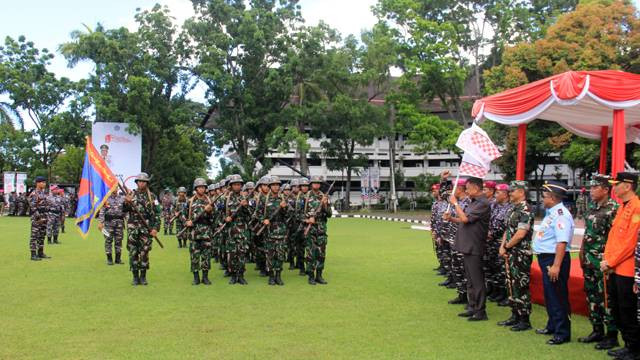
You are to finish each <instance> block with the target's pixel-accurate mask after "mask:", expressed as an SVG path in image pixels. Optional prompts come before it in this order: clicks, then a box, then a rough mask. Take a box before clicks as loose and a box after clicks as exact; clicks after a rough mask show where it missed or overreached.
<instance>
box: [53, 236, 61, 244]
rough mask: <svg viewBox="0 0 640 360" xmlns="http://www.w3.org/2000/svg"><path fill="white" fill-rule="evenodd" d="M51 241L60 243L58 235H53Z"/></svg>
mask: <svg viewBox="0 0 640 360" xmlns="http://www.w3.org/2000/svg"><path fill="white" fill-rule="evenodd" d="M53 243H54V244H60V242H59V241H58V235H53Z"/></svg>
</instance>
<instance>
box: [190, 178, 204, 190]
mask: <svg viewBox="0 0 640 360" xmlns="http://www.w3.org/2000/svg"><path fill="white" fill-rule="evenodd" d="M199 186H205V187H206V186H207V181H206V180H205V179H203V178H197V179H195V180H193V188H194V189H195V188H197V187H199Z"/></svg>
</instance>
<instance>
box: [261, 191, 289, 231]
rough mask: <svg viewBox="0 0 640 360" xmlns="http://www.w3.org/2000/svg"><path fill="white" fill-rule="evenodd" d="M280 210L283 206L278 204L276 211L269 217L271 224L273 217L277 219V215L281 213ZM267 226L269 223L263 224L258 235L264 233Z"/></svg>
mask: <svg viewBox="0 0 640 360" xmlns="http://www.w3.org/2000/svg"><path fill="white" fill-rule="evenodd" d="M280 201H285V200H282V199H280ZM280 210H282V206H278V209H277V210H276V211H274V212H273V214H271V216H270V217H269V224H271V221H273V219H275V218H276V216H278V214H279V213H280ZM266 228H267V224H262V226H261V227H260V230H258V232H257V233H256V235H260V234H262V232H263V231H264V229H266Z"/></svg>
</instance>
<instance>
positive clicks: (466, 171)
mask: <svg viewBox="0 0 640 360" xmlns="http://www.w3.org/2000/svg"><path fill="white" fill-rule="evenodd" d="M489 170H490V168H488V167H484V166H483V165H482V164H481V163H480V162H479V161H478V160H476V159H475V158H474V157H472V156H469V155H468V154H467V153H464V155H463V156H462V162H461V163H460V168H459V169H458V175H459V176H474V177H479V178H483V177H485V176H487V174H488V173H489Z"/></svg>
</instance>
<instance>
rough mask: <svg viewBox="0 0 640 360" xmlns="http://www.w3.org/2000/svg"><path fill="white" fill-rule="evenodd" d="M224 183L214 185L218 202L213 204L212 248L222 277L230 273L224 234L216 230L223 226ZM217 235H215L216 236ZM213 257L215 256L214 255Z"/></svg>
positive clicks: (225, 196)
mask: <svg viewBox="0 0 640 360" xmlns="http://www.w3.org/2000/svg"><path fill="white" fill-rule="evenodd" d="M225 183H226V181H225V180H223V181H220V182H218V183H217V184H216V193H217V195H216V196H217V197H218V200H217V201H215V202H214V206H215V208H216V211H215V212H214V220H213V221H214V226H213V229H214V233H213V244H214V245H213V247H214V252H215V253H216V255H217V256H218V261H219V262H220V269H221V270H224V276H225V277H229V276H231V272H230V271H229V266H228V262H227V255H226V238H225V236H226V232H225V231H220V232H218V231H217V230H218V229H219V228H220V227H221V226H223V225H224V205H225V201H226V198H227V193H228V191H227V189H226V187H225ZM216 233H217V235H216ZM214 256H215V255H214Z"/></svg>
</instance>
